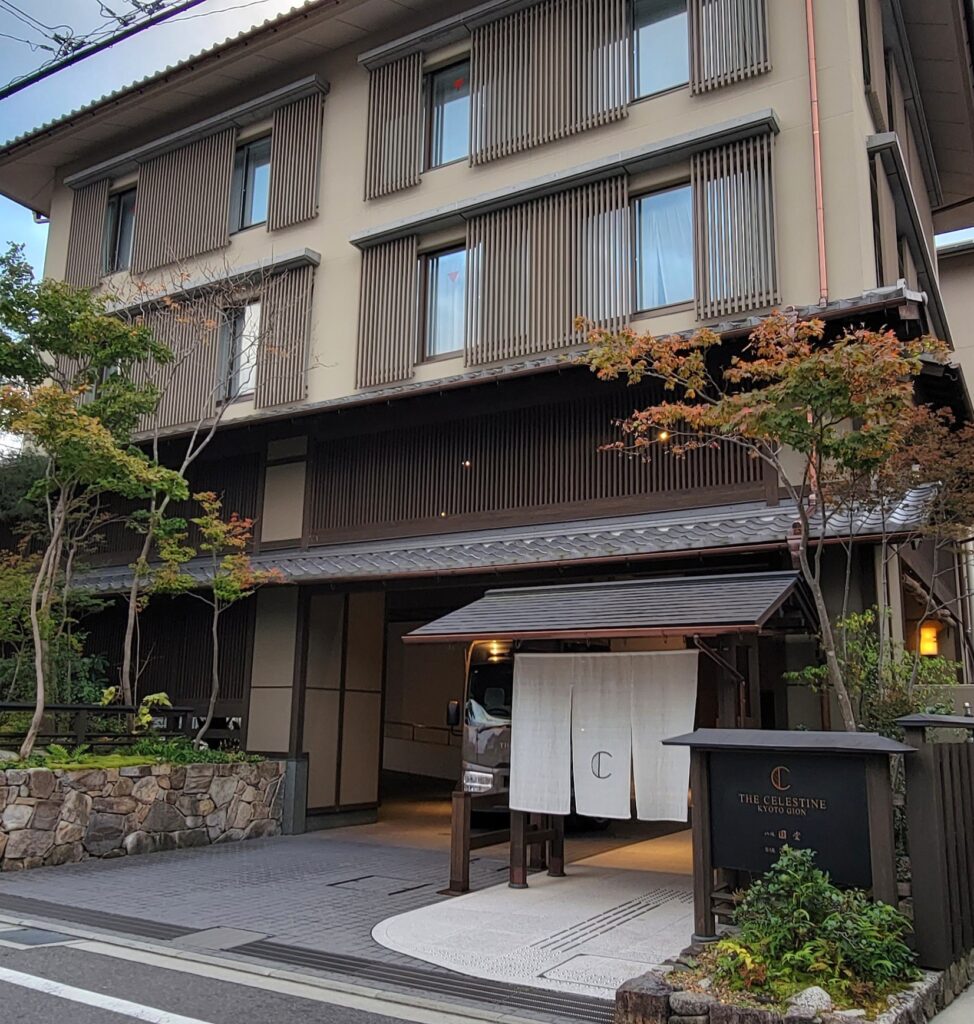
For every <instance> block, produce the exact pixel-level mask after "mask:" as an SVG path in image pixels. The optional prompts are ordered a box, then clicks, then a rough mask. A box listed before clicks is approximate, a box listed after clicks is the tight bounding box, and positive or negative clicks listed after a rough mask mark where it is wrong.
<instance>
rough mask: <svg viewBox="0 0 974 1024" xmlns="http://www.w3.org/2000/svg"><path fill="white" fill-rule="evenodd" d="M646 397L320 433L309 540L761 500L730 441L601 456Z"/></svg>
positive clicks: (628, 394) (627, 392)
mask: <svg viewBox="0 0 974 1024" xmlns="http://www.w3.org/2000/svg"><path fill="white" fill-rule="evenodd" d="M603 386H604V385H603ZM607 390H608V389H607ZM647 397H648V392H647V390H646V389H645V388H642V389H632V388H622V389H617V390H614V391H611V392H610V393H609V395H608V397H593V396H589V397H587V398H585V399H584V400H577V401H560V402H544V403H541V404H532V405H531V406H529V407H527V408H518V409H507V410H504V411H503V412H492V413H488V414H478V415H475V416H471V417H467V418H463V419H457V420H451V421H447V422H444V421H438V422H433V423H424V424H417V425H413V426H408V425H404V426H402V427H399V428H397V429H386V430H382V431H380V432H377V433H369V434H365V435H363V434H354V435H352V436H346V437H328V438H322V439H321V441H320V442H319V443H318V444H317V445H316V446H315V450H314V457H313V464H312V478H311V500H310V506H309V508H310V513H309V514H310V521H309V529H310V532H311V537H312V540H313V541H314V542H319V541H322V542H323V541H331V540H338V539H340V538H341V537H349V538H350V537H355V536H363V535H370V536H381V535H382V534H383V528H384V527H386V526H388V527H389V528H390V531H395V532H409V530H410V529H415V531H416V532H425V531H427V530H429V531H433V532H438V531H439V530H442V529H473V528H475V527H479V526H483V525H491V524H492V525H497V523H498V517H499V516H500V515H501V514H503V516H504V518H503V520H502V521H503V522H508V523H509V522H512V521H516V520H518V519H521V520H522V521H525V522H528V521H531V520H532V519H533V518H538V519H541V520H542V521H547V522H551V521H552V518H553V517H554V518H556V519H557V518H562V519H566V518H571V517H572V516H576V515H580V516H593V515H609V514H615V513H618V512H622V511H626V510H632V509H633V508H634V507H638V508H639V509H640V510H643V511H645V510H646V509H648V508H653V507H673V506H674V495H675V494H683V495H688V496H689V495H691V494H693V493H694V492H696V499H693V498H690V497H688V498H687V501H686V504H691V505H692V504H700V505H705V504H714V503H717V502H719V501H720V500H728V499H730V498H731V496H733V499H732V500H736V501H745V500H748V499H749V498H751V499H753V498H755V497H757V496H758V495H763V493H764V491H763V488H764V483H763V480H762V467H761V464H760V462H759V460H755V459H749V458H748V456H747V453H746V452H743V451H740V450H738V449H735V448H734V447H733V446H721V447H720V448H710V447H703V448H700V449H697V450H696V451H693V452H690V453H688V454H687V456H686V458H673V457H672V456H670V455H665V454H662V453H661V454H660V455H659V456H658V457H655V458H652V459H651V460H649V461H643V460H640V459H631V458H625V457H622V456H620V455H618V454H615V453H609V452H603V451H599V448H600V446H601V445H603V444H606V443H608V442H610V441H613V440H615V439H617V438H618V436H619V434H618V430H617V428H616V427H615V426H614V422H615V421H616V420H618V419H621V418H624V417H626V416H627V415H629V414H630V413H631V412H632V410H633V408H634V407H639V405H640V404H641V402H644V401H645V400H646V399H647ZM417 466H422V472H421V473H418V472H417V471H416V467H417ZM627 501H628V505H627V504H626V502H627ZM654 501H655V504H654ZM593 503H600V505H599V507H598V508H594V507H593ZM478 517H479V518H478Z"/></svg>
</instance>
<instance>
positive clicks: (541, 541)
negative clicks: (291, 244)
mask: <svg viewBox="0 0 974 1024" xmlns="http://www.w3.org/2000/svg"><path fill="white" fill-rule="evenodd" d="M921 512H922V494H919V493H918V496H917V497H915V498H913V499H911V500H910V501H908V502H906V503H904V505H903V506H902V507H901V508H899V509H897V510H896V511H895V512H894V513H893V514H892V515H890V516H889V517H888V519H887V532H890V533H895V532H897V531H898V530H899V531H901V532H902V531H903V530H904V529H906V528H908V527H909V526H911V525H912V524H914V523H915V522H917V521H919V519H920V516H921ZM795 521H796V515H795V506H794V505H793V504H790V503H783V504H781V505H775V506H768V505H765V504H763V503H759V502H747V503H742V504H737V505H720V506H716V507H709V508H699V509H693V510H689V511H681V512H652V513H646V514H643V515H637V516H625V517H616V518H610V519H589V520H581V521H576V522H569V523H553V524H546V525H543V526H512V527H504V528H501V529H495V530H478V531H476V532H468V533H443V534H436V535H433V536H426V537H411V538H397V539H393V540H370V541H359V542H356V543H348V544H330V545H324V546H321V547H315V548H311V549H310V550H307V551H297V550H285V551H274V552H264V553H262V554H260V555H257V556H256V557H255V558H254V563H255V565H256V566H257V567H258V568H262V569H272V568H273V569H278V570H279V571H280V572H282V573H283V574H284V576H285V577H286V578H287V579H288V581H290V582H293V583H314V582H338V581H350V580H366V579H373V580H381V579H402V578H405V577H421V576H441V575H451V574H455V573H474V572H483V571H496V570H499V569H523V568H530V567H533V566H543V565H558V564H567V563H572V564H578V563H585V562H588V561H591V562H592V563H598V562H605V561H624V560H628V559H642V558H652V557H653V556H658V555H672V554H679V553H681V552H691V551H706V550H712V549H726V548H747V549H750V548H756V547H762V546H781V545H782V544H784V543H786V542H787V538H788V536H789V535H790V534H791V533H792V528H793V526H794V524H795ZM880 529H881V518H880V516H879V514H878V513H873V514H870V515H867V516H864V517H861V518H860V519H859V520H858V521H857V523H856V534H857V536H859V537H865V536H868V535H875V534H877V533H878V532H879V531H880ZM829 532H830V533H832V534H834V535H836V536H838V535H841V534H843V533H845V532H847V531H846V530H844V528H843V526H842V524H840V523H838V522H835V521H833V523H832V524H831V526H830V531H829ZM186 571H187V572H188V573H190V574H191V575H192V576H193V577H195V578H196V579H197V580H199V581H200V583H205V582H206V580H207V579H208V578H209V569H208V565H207V563H205V562H203V561H200V562H198V563H194V562H190V563H189V564H188V565H187V566H186ZM130 576H131V574H130V570H129V569H128V568H127V567H126V566H117V567H112V568H103V569H95V570H92V571H90V572H88V573H87V574H85V576H84V579H83V583H84V585H85V586H86V587H90V588H92V589H93V590H95V591H98V592H101V593H115V592H118V591H120V590H123V589H124V588H125V586H126V583H127V581H128V580H129V579H130Z"/></svg>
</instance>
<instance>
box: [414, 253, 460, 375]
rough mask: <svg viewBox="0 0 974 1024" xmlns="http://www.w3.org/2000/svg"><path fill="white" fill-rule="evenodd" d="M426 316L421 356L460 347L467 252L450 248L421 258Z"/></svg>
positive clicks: (428, 356) (434, 355) (444, 352)
mask: <svg viewBox="0 0 974 1024" xmlns="http://www.w3.org/2000/svg"><path fill="white" fill-rule="evenodd" d="M424 264H425V266H424V271H425V273H424V276H425V279H426V288H425V291H426V296H425V300H426V316H425V331H424V338H423V357H424V358H425V359H433V358H435V357H436V356H443V355H448V354H450V353H453V352H460V351H462V350H463V342H464V334H465V331H464V322H465V319H464V318H465V315H466V292H467V252H466V250H465V249H450V250H449V251H447V252H438V253H431V254H430V255H428V256H426V257H424Z"/></svg>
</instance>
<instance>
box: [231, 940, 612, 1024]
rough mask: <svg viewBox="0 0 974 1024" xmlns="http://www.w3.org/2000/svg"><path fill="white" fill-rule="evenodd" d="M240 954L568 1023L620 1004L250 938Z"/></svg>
mask: <svg viewBox="0 0 974 1024" xmlns="http://www.w3.org/2000/svg"><path fill="white" fill-rule="evenodd" d="M233 952H234V953H235V954H237V955H243V956H249V957H255V958H260V959H261V960H274V961H276V962H278V963H285V964H290V965H292V966H295V967H310V968H313V969H315V970H320V971H325V972H328V973H331V974H343V975H351V976H353V977H355V978H357V979H359V980H361V981H373V982H377V983H379V984H384V985H396V986H401V987H402V988H408V989H419V990H421V991H422V992H424V993H427V994H432V995H439V996H453V997H455V998H457V999H465V1000H469V1001H473V1002H478V1003H488V1004H490V1005H491V1006H493V1007H497V1006H503V1007H504V1008H505V1009H508V1010H526V1011H530V1012H534V1013H539V1014H544V1015H546V1016H550V1017H556V1018H559V1019H561V1020H565V1021H585V1022H587V1024H588V1022H591V1024H611V1021H612V1019H613V1015H614V1012H615V1004H614V1003H613V1002H612V1001H610V1000H607V999H593V998H591V997H589V996H579V995H572V994H567V993H563V992H554V991H548V990H547V989H542V988H528V987H526V986H523V985H503V984H501V983H499V982H496V981H488V980H486V979H483V978H471V977H469V976H467V975H465V974H455V973H453V972H449V973H442V974H439V973H433V972H432V971H424V970H421V969H419V968H415V967H402V966H399V965H398V964H387V963H382V962H380V961H377V960H364V959H362V958H360V957H352V956H344V955H342V954H340V953H322V952H319V951H318V950H314V949H303V948H302V947H300V946H286V945H284V944H282V943H279V942H270V941H266V940H265V941H261V942H251V943H249V944H247V945H245V946H237V948H236V949H234V950H233Z"/></svg>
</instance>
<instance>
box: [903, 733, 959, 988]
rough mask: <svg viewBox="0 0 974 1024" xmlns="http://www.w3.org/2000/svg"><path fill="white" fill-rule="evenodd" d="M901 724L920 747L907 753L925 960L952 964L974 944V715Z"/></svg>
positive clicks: (911, 845) (917, 917) (937, 965)
mask: <svg viewBox="0 0 974 1024" xmlns="http://www.w3.org/2000/svg"><path fill="white" fill-rule="evenodd" d="M899 725H900V726H902V728H903V730H904V732H905V736H906V742H907V743H908V744H909V745H910V746H911V747H913V748H914V749H915V750H916V753H915V754H912V755H910V756H909V757H906V758H905V759H904V760H905V762H906V820H907V844H908V850H909V855H910V871H911V875H912V894H913V928H914V932H915V934H916V946H917V953H918V956H919V960H920V964H921V966H923V967H927V968H932V969H934V970H944V969H946V968H947V967H949V966H950V965H951V964H953V963H955V962H956V961H957V960H959V959H960V958H961V957H963V956H966V955H967V954H968V953H969V952H970V951H971V950H972V949H974V742H972V740H974V718H969V717H962V716H956V715H911V716H908V717H907V718H901V719H899ZM951 732H952V733H953V737H951V735H950V734H951Z"/></svg>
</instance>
